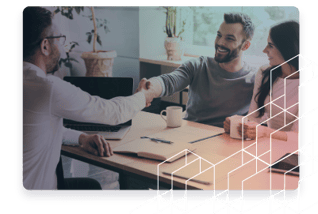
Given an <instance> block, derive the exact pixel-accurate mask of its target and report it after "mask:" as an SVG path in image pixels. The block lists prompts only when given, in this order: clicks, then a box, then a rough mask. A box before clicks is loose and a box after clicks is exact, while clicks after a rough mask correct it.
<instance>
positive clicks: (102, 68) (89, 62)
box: [54, 7, 117, 77]
mask: <svg viewBox="0 0 318 214" xmlns="http://www.w3.org/2000/svg"><path fill="white" fill-rule="evenodd" d="M73 9H74V10H75V11H76V13H77V14H80V12H81V11H83V10H84V7H57V9H56V10H55V11H54V13H58V12H61V15H63V16H65V17H67V18H69V19H73V13H72V12H73ZM90 10H91V12H92V16H90V17H89V18H90V19H91V20H92V21H93V26H94V29H93V30H91V31H90V32H87V33H86V35H87V42H88V43H91V41H93V51H90V52H83V53H82V55H81V57H82V58H83V60H84V62H85V67H86V76H90V77H91V76H101V77H111V76H112V69H113V63H114V58H115V57H116V56H117V53H116V51H114V50H112V51H103V50H97V49H96V42H98V43H99V44H100V45H102V42H101V40H100V36H99V35H98V33H97V28H101V27H103V28H104V30H105V33H107V32H109V30H108V28H107V26H106V23H107V20H106V19H104V20H103V19H96V18H95V12H94V8H93V7H90ZM73 44H74V42H73ZM76 44H77V43H76ZM77 45H78V44H77ZM72 47H74V46H72ZM71 60H72V59H71ZM64 61H65V62H66V63H67V65H68V66H67V67H70V66H71V65H70V60H69V59H64ZM73 61H74V59H73ZM65 62H64V63H65Z"/></svg>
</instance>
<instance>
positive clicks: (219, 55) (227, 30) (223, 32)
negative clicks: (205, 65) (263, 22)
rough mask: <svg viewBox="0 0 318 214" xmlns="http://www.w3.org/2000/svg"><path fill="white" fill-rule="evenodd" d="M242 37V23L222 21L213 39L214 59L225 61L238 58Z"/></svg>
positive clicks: (242, 42)
mask: <svg viewBox="0 0 318 214" xmlns="http://www.w3.org/2000/svg"><path fill="white" fill-rule="evenodd" d="M244 38H245V35H244V32H243V25H242V24H240V23H234V24H227V23H226V22H223V23H222V24H221V26H220V28H219V30H218V32H217V36H216V39H215V58H214V59H215V61H217V62H219V63H225V62H230V61H232V60H233V59H236V58H238V57H239V56H240V54H241V52H242V46H243V44H244V42H245V39H244Z"/></svg>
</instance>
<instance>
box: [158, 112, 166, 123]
mask: <svg viewBox="0 0 318 214" xmlns="http://www.w3.org/2000/svg"><path fill="white" fill-rule="evenodd" d="M163 112H166V113H167V111H166V110H162V111H161V112H160V116H161V117H162V119H164V120H165V121H166V122H167V119H166V118H164V116H163V115H162V113H163Z"/></svg>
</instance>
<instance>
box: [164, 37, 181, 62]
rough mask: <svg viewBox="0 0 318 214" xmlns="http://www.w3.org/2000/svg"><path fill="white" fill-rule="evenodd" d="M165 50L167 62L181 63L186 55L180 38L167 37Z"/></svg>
mask: <svg viewBox="0 0 318 214" xmlns="http://www.w3.org/2000/svg"><path fill="white" fill-rule="evenodd" d="M165 48H166V53H167V60H172V61H180V60H181V57H182V56H183V54H184V45H183V42H182V41H181V39H180V38H176V37H166V39H165Z"/></svg>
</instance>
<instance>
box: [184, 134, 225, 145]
mask: <svg viewBox="0 0 318 214" xmlns="http://www.w3.org/2000/svg"><path fill="white" fill-rule="evenodd" d="M222 134H223V132H222V133H220V134H216V135H212V136H210V137H206V138H202V139H199V140H195V141H191V142H189V143H196V142H199V141H202V140H206V139H209V138H212V137H217V136H219V135H222Z"/></svg>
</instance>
